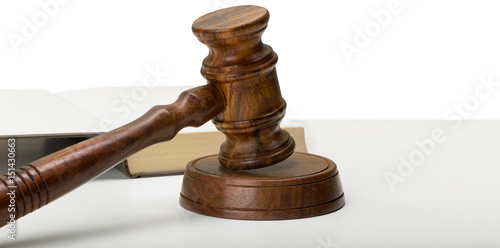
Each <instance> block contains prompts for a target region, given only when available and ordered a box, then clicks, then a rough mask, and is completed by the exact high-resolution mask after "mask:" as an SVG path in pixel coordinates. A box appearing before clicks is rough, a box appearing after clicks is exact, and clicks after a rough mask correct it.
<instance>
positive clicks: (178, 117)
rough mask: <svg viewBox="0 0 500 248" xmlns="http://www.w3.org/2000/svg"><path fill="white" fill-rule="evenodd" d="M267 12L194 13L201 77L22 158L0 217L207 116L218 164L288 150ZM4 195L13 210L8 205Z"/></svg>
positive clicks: (260, 163) (234, 164) (264, 158)
mask: <svg viewBox="0 0 500 248" xmlns="http://www.w3.org/2000/svg"><path fill="white" fill-rule="evenodd" d="M268 20H269V13H268V11H267V10H266V9H265V8H262V7H258V6H238V7H232V8H227V9H223V10H220V11H216V12H212V13H209V14H207V15H204V16H202V17H200V18H198V19H197V20H196V21H195V22H194V23H193V26H192V30H193V33H194V34H195V36H196V37H197V38H198V39H199V40H200V41H201V42H202V43H204V44H205V45H207V46H208V48H209V55H208V56H207V57H206V58H205V59H204V60H203V66H202V68H201V74H202V76H203V77H204V78H205V79H207V81H208V84H207V85H205V86H201V87H196V88H193V89H190V90H187V91H185V92H183V93H181V94H180V96H179V98H178V99H177V101H175V102H174V103H173V104H170V105H162V106H155V107H153V108H152V109H151V110H149V111H148V112H147V113H146V114H145V115H143V116H142V117H140V118H139V119H137V120H135V121H133V122H131V123H129V124H127V125H125V126H123V127H120V128H118V129H115V130H113V131H110V132H108V133H104V134H101V135H99V136H96V137H93V138H91V139H88V140H85V141H83V142H80V143H78V144H75V145H73V146H70V147H68V148H66V149H63V150H61V151H58V152H56V153H53V154H51V155H48V156H46V157H43V158H41V159H39V160H37V161H34V162H32V163H30V164H28V165H25V166H22V167H20V168H18V169H17V170H15V174H12V173H11V175H10V177H9V175H4V176H2V177H1V179H0V182H1V183H0V223H2V224H0V225H5V224H6V222H7V221H9V219H10V214H15V218H16V219H18V218H20V217H22V216H25V215H27V214H28V213H31V212H32V211H34V210H36V209H38V208H40V207H42V206H44V205H46V204H48V203H50V202H51V201H54V200H55V199H57V198H59V197H61V196H63V195H64V194H66V193H68V192H70V191H72V190H73V189H75V188H77V187H79V186H81V185H83V184H84V183H86V182H88V181H90V180H92V179H93V178H95V177H97V176H99V175H100V174H102V173H104V172H105V171H107V170H109V169H110V168H112V167H113V166H114V165H116V164H117V163H118V162H120V161H122V160H124V159H126V158H127V157H129V156H130V155H132V154H134V153H135V152H137V151H139V150H141V149H144V148H146V147H148V146H150V145H153V144H155V143H158V142H163V141H167V140H170V139H172V138H174V136H175V135H176V134H177V132H178V131H179V130H181V129H182V128H184V127H186V126H195V127H198V126H200V125H202V124H203V123H205V122H207V121H209V120H211V119H213V123H214V124H215V126H216V127H217V129H218V130H220V131H221V132H222V133H224V134H225V135H226V140H225V142H224V143H223V144H222V145H221V148H220V152H219V155H218V161H219V163H220V165H222V166H224V167H221V168H223V169H222V170H228V171H235V173H236V172H238V171H241V170H249V171H251V170H252V169H257V168H264V167H267V166H270V165H273V164H276V163H279V162H281V161H283V160H285V159H287V158H288V157H290V156H291V155H292V154H293V151H294V147H295V143H294V141H293V139H292V138H291V136H290V135H289V134H288V133H287V132H286V131H284V130H282V129H281V128H280V125H279V124H280V121H281V120H282V118H283V116H284V114H285V109H286V103H285V101H284V99H283V98H282V96H281V92H280V87H279V83H278V78H277V74H276V69H275V65H276V63H277V60H278V57H277V55H276V53H275V52H273V50H272V48H271V47H270V46H268V45H265V44H263V43H262V41H261V35H262V33H263V32H264V30H265V29H266V27H267V22H268ZM332 163H333V162H332ZM217 166H219V165H217ZM330 167H332V166H330ZM330 167H329V168H330ZM330 172H331V173H330V174H331V175H329V177H333V176H334V175H336V167H335V168H334V170H333V169H331V171H330ZM238 173H239V172H238ZM12 175H13V176H12ZM337 178H338V177H337ZM322 180H323V179H322ZM11 191H12V192H13V194H10V195H9V194H8V193H9V192H11ZM337 191H338V189H337ZM340 193H342V192H341V189H340ZM340 193H339V192H336V194H337V195H336V196H335V197H336V198H335V199H337V198H338V197H339V196H338V195H339V194H340ZM11 195H15V198H14V199H15V212H12V211H8V208H9V204H11V202H12V201H11ZM342 196H343V193H342ZM341 203H342V205H343V198H342V202H341ZM339 204H340V203H339ZM337 205H338V204H337ZM340 206H341V205H340ZM338 208H339V207H337V208H336V209H338ZM11 210H12V209H11ZM330 212H331V210H330Z"/></svg>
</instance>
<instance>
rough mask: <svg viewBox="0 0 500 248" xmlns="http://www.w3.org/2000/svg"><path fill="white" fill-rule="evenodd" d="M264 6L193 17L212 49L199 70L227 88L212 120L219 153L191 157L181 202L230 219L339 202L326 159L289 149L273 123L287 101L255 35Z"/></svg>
mask: <svg viewBox="0 0 500 248" xmlns="http://www.w3.org/2000/svg"><path fill="white" fill-rule="evenodd" d="M268 21H269V13H268V11H267V10H266V9H265V8H262V7H258V6H237V7H232V8H227V9H222V10H219V11H215V12H212V13H209V14H206V15H204V16H202V17H200V18H198V19H197V20H196V21H195V22H194V23H193V27H192V29H193V33H194V34H195V36H196V37H197V38H198V39H199V40H200V41H201V42H202V43H204V44H205V45H207V46H208V48H209V49H210V50H209V51H210V52H209V55H208V56H207V57H206V58H205V59H204V61H203V66H202V69H201V73H202V75H203V77H204V78H206V79H207V81H208V83H209V84H211V85H215V86H217V88H218V89H220V90H221V91H222V95H224V96H225V104H226V105H225V106H226V107H225V109H224V111H223V112H221V113H220V114H218V115H217V116H216V117H215V118H214V120H213V122H214V124H215V125H216V127H217V128H218V129H219V130H220V131H221V132H223V133H224V134H225V135H226V141H225V142H224V143H223V144H222V146H221V151H220V153H219V156H217V155H213V156H208V157H203V158H199V159H196V160H194V161H191V162H190V163H189V164H188V166H187V168H186V172H185V175H184V181H183V185H182V191H181V197H180V203H181V205H182V206H183V207H184V208H186V209H188V210H191V211H194V212H197V213H201V214H205V215H211V216H217V217H223V218H231V219H247V220H277V219H295V218H305V217H312V216H317V215H321V214H326V213H329V212H332V211H335V210H337V209H339V208H341V207H342V206H343V205H344V194H343V190H342V186H341V182H340V178H339V175H338V171H337V166H336V165H335V163H333V162H332V161H331V160H329V159H327V158H324V157H320V156H316V155H312V154H306V153H298V152H296V153H293V149H294V146H295V144H294V141H293V139H292V138H291V137H290V135H289V134H288V133H287V132H286V131H284V130H282V129H281V128H280V127H279V123H280V121H281V119H282V118H283V116H284V114H285V109H286V103H285V101H284V99H283V98H282V96H281V92H280V87H279V83H278V77H277V74H276V68H275V65H276V63H277V61H278V56H277V55H276V53H275V52H274V51H273V50H272V48H271V47H270V46H268V45H265V44H263V43H262V41H261V35H262V33H263V32H264V30H265V29H266V27H267V23H268Z"/></svg>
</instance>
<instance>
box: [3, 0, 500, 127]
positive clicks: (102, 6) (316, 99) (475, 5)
mask: <svg viewBox="0 0 500 248" xmlns="http://www.w3.org/2000/svg"><path fill="white" fill-rule="evenodd" d="M54 1H55V0H52V1H49V0H41V1H2V2H1V3H0V88H44V89H48V90H50V91H53V92H61V91H66V90H71V89H79V88H87V87H101V86H137V87H142V80H143V78H144V77H145V75H147V70H146V68H148V67H150V68H156V67H159V68H160V69H161V70H162V71H167V72H168V76H166V77H165V78H164V80H162V81H161V82H160V84H159V85H164V86H170V85H202V84H204V83H205V82H204V79H203V78H202V77H201V76H200V74H199V69H200V67H201V61H202V59H203V58H204V57H205V56H206V55H207V48H206V47H204V45H202V44H201V43H199V42H198V40H197V39H196V38H195V37H194V36H193V34H192V33H191V24H192V22H193V21H194V20H195V19H196V18H198V17H199V16H201V15H203V14H205V13H208V12H211V11H213V10H216V9H219V8H221V7H229V6H233V5H240V4H255V5H260V6H263V7H266V8H267V9H269V11H270V13H271V19H270V22H269V26H268V29H267V31H266V32H265V33H264V36H263V41H264V43H267V44H269V45H271V46H272V47H273V48H274V50H275V51H276V52H277V53H278V56H279V58H280V59H279V62H278V65H277V69H278V75H279V79H280V83H281V88H282V93H283V96H284V97H285V99H286V100H287V102H288V118H291V119H447V118H465V119H500V111H498V110H499V107H500V97H499V95H500V92H499V91H500V86H495V87H494V88H493V90H491V91H489V92H488V91H484V90H485V89H484V88H482V89H479V90H483V91H480V92H481V95H478V94H477V91H476V90H477V89H478V87H479V88H480V87H483V86H481V84H480V80H479V79H478V77H482V78H485V79H487V78H488V77H491V78H492V79H491V80H492V81H495V82H497V81H500V70H499V65H500V32H499V30H500V29H499V25H500V15H499V12H498V11H499V9H500V2H498V1H493V0H491V1H477V0H475V1H430V0H429V1H425V0H419V1H418V0H414V1H410V0H399V1H392V2H391V1H390V0H384V1H374V0H357V1H286V2H285V1H243V0H209V1H202V0H196V1H164V0H140V1H139V0H135V1H119V0H114V1H111V0H108V1H97V0H86V1H81V0H80V1H79V0H68V1H67V3H64V4H62V3H59V2H55V3H56V6H57V7H55V6H54V5H51V6H50V11H47V10H44V8H43V7H42V5H43V3H47V2H52V3H54ZM40 3H42V4H40ZM391 4H392V5H393V6H397V8H396V9H397V11H396V12H397V13H392V14H391V17H390V20H388V19H387V18H386V22H385V23H384V25H381V24H380V23H379V24H375V25H378V27H380V30H377V27H374V26H373V24H374V22H376V18H375V17H374V16H373V15H372V13H382V12H384V11H386V12H387V11H389V10H390V9H391V7H388V6H389V5H391ZM48 12H52V13H48ZM44 17H45V18H44ZM47 17H48V18H47ZM33 19H36V20H35V21H34V20H33ZM26 20H27V22H29V23H31V24H32V25H35V28H36V31H33V30H31V33H29V35H28V36H26V35H24V36H23V29H26V26H27V25H28V24H26ZM370 25H371V26H370ZM367 27H369V28H371V31H372V35H371V36H368V39H369V41H366V40H365V41H364V43H362V44H363V46H362V47H359V46H358V49H359V50H358V51H357V53H355V54H352V56H350V57H349V58H350V60H351V61H350V63H349V62H348V58H347V57H346V56H345V55H344V54H343V52H342V50H341V46H342V44H344V45H345V44H350V45H353V46H354V45H355V43H354V40H355V39H356V38H358V39H359V36H360V35H359V33H358V32H357V31H356V30H357V29H358V28H359V29H360V30H363V31H362V32H364V33H365V34H366V31H365V30H366V28H367ZM14 36H16V37H23V38H24V39H25V40H23V43H19V44H17V45H13V42H12V39H13V38H12V37H14ZM17 40H18V41H19V39H17ZM487 93H488V94H487ZM485 94H487V97H484V95H485ZM479 98H481V99H479ZM457 104H458V105H457ZM455 105H457V106H458V108H463V109H465V110H464V111H462V114H458V113H459V112H458V110H457V108H456V106H455ZM462 105H465V107H463V106H462ZM460 106H462V107H460Z"/></svg>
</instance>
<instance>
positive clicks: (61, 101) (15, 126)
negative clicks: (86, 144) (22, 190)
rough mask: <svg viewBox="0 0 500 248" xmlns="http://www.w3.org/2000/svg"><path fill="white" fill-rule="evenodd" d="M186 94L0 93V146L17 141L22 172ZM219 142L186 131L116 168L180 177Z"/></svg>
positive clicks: (211, 134)
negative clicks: (12, 139)
mask: <svg viewBox="0 0 500 248" xmlns="http://www.w3.org/2000/svg"><path fill="white" fill-rule="evenodd" d="M190 88H192V87H181V86H176V87H148V88H143V87H108V88H89V89H79V90H72V91H66V92H61V93H57V94H55V93H51V92H49V91H45V90H39V89H29V90H17V89H4V90H0V103H2V106H4V107H3V108H2V114H3V116H5V117H6V118H5V119H4V120H3V121H2V122H0V143H1V144H4V143H5V144H6V142H7V139H9V138H15V139H16V143H17V145H16V147H17V152H16V156H17V159H16V160H17V166H22V165H24V164H27V163H29V162H32V161H34V160H37V159H39V158H41V157H43V156H45V155H48V154H50V153H52V152H55V151H57V150H60V149H63V148H65V147H67V146H70V145H73V144H75V143H77V142H80V141H82V140H84V139H86V138H90V137H93V136H96V135H98V134H100V133H103V132H107V131H110V130H112V129H115V128H117V127H120V126H123V125H125V124H127V123H129V122H131V121H133V120H135V119H137V118H139V117H140V116H141V115H143V114H144V113H146V112H147V111H148V110H149V109H150V108H151V107H153V106H155V105H165V104H170V103H172V102H174V101H175V100H176V99H177V97H178V96H179V94H180V93H181V92H182V91H184V90H187V89H190ZM281 126H282V128H283V129H285V130H287V131H288V132H289V133H290V134H291V135H292V137H293V138H294V139H295V142H296V151H302V152H307V149H306V145H305V138H304V129H303V128H302V127H300V126H299V125H297V124H294V123H293V122H290V121H287V120H284V121H283V122H282V125H281ZM223 140H224V135H223V134H222V133H220V132H219V131H217V130H216V128H215V126H214V125H213V124H212V123H211V122H208V123H206V124H204V125H203V126H201V127H199V128H193V127H187V128H184V129H183V130H181V131H180V132H179V134H177V136H176V137H175V138H174V139H172V140H170V141H167V142H162V143H159V144H156V145H152V146H150V147H148V148H146V149H144V150H142V151H139V152H137V153H136V154H134V155H132V156H130V157H129V158H127V159H126V160H125V161H123V162H122V163H120V164H119V165H118V168H120V169H121V170H122V171H123V172H124V173H125V174H127V175H128V176H129V177H132V178H135V177H145V176H158V175H169V174H179V173H183V171H184V168H185V166H186V164H187V163H188V162H189V161H191V160H193V159H195V158H198V157H202V156H207V155H211V154H216V153H218V151H219V147H220V145H221V144H222V142H223ZM4 156H6V153H0V159H3V161H6V158H4ZM2 171H3V170H2ZM5 171H7V170H6V169H5ZM2 174H3V173H2Z"/></svg>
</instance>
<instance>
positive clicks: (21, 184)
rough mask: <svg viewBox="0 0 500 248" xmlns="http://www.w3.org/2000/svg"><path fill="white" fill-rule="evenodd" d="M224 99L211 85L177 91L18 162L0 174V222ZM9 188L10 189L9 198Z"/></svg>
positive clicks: (219, 107)
mask: <svg viewBox="0 0 500 248" xmlns="http://www.w3.org/2000/svg"><path fill="white" fill-rule="evenodd" d="M224 105H225V101H224V97H223V95H222V93H221V92H220V91H219V89H218V88H217V87H216V86H213V85H210V84H209V85H205V86H201V87H197V88H193V89H190V90H187V91H184V92H183V93H181V95H180V96H179V98H178V99H177V101H175V102H174V103H173V104H170V105H161V106H155V107H153V108H152V109H151V110H149V111H148V112H147V113H146V114H144V115H143V116H142V117H140V118H139V119H137V120H135V121H133V122H131V123H129V124H127V125H125V126H123V127H120V128H118V129H115V130H113V131H111V132H108V133H104V134H101V135H99V136H96V137H94V138H91V139H88V140H85V141H83V142H80V143H78V144H75V145H73V146H71V147H68V148H66V149H63V150H61V151H59V152H56V153H53V154H51V155H48V156H46V157H43V158H41V159H39V160H37V161H34V162H32V163H30V164H28V165H25V166H23V167H20V168H19V169H17V170H15V174H14V173H12V171H11V172H10V175H13V177H11V178H12V180H11V178H9V175H4V176H2V177H1V178H0V226H3V225H5V224H6V223H7V221H9V220H10V219H11V218H10V215H11V214H14V215H15V219H18V218H20V217H22V216H25V215H27V214H28V213H31V212H33V211H34V210H36V209H38V208H40V207H42V206H44V205H46V204H48V203H49V202H51V201H53V200H55V199H57V198H59V197H61V196H62V195H64V194H66V193H68V192H70V191H72V190H73V189H75V188H77V187H79V186H81V185H83V184H84V183H86V182H88V181H90V180H92V179H93V178H95V177H97V176H99V175H100V174H102V173H104V172H105V171H107V170H108V169H110V168H112V167H113V166H114V165H116V164H117V163H118V162H120V161H122V160H124V159H125V158H127V157H129V156H130V155H132V154H134V153H135V152H137V151H139V150H141V149H144V148H146V147H148V146H150V145H153V144H155V143H158V142H161V141H167V140H170V139H172V138H173V137H174V136H175V135H176V134H177V132H178V131H179V130H181V129H182V128H184V127H186V126H194V127H197V126H200V125H202V124H203V123H205V122H207V121H209V120H210V119H212V118H214V117H215V116H216V115H217V114H218V113H220V112H222V111H223V110H224V108H225V106H224ZM13 186H15V187H13ZM10 192H14V194H13V195H15V198H14V199H15V201H14V202H15V203H14V204H12V202H13V201H11V197H10V196H11V195H12V194H9V193H10ZM9 205H11V207H9ZM12 205H14V207H13V206H12ZM9 208H11V209H10V211H9ZM14 210H15V211H14Z"/></svg>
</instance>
